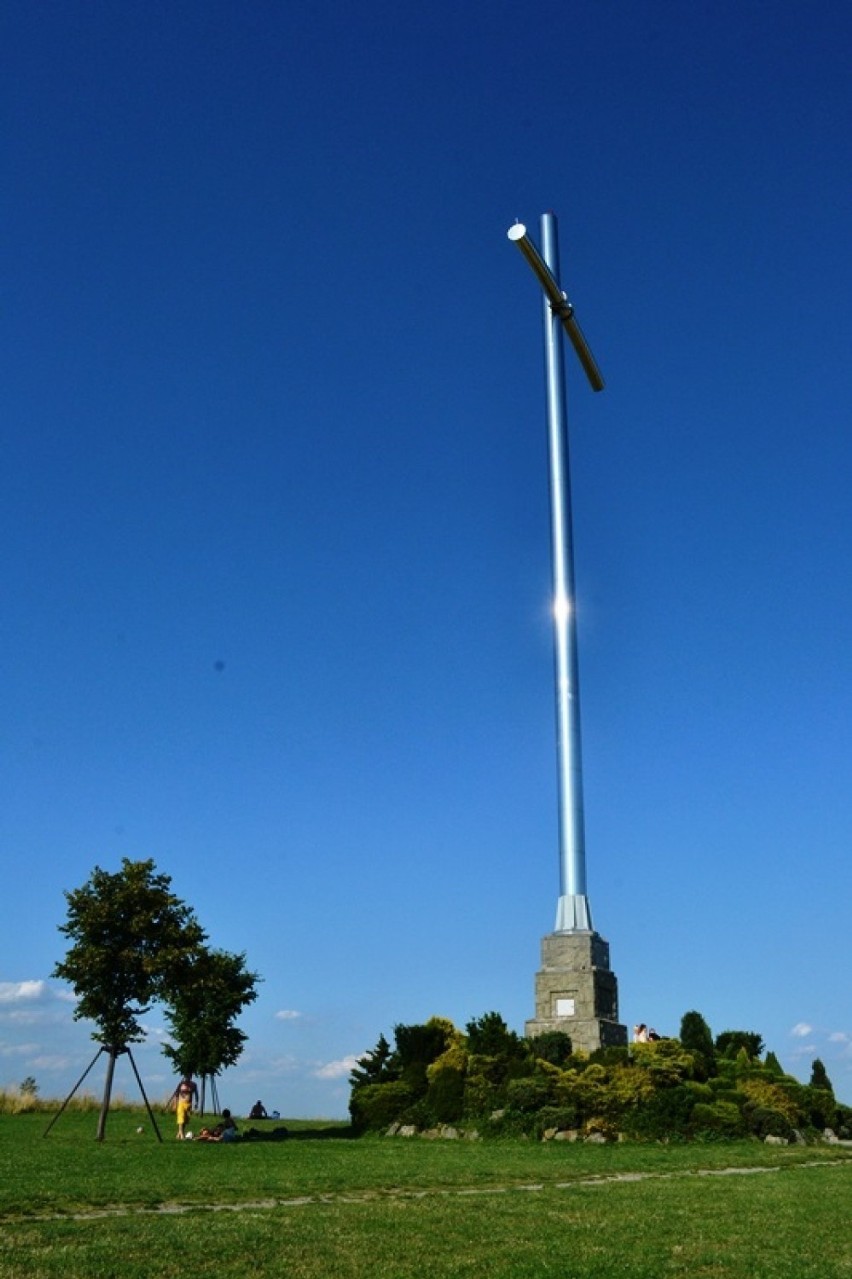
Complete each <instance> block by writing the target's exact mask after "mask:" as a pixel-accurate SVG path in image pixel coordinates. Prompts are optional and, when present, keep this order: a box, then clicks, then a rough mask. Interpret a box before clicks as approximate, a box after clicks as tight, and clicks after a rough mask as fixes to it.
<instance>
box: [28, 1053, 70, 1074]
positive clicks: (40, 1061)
mask: <svg viewBox="0 0 852 1279" xmlns="http://www.w3.org/2000/svg"><path fill="white" fill-rule="evenodd" d="M27 1065H29V1066H32V1067H33V1069H35V1070H68V1069H69V1068H70V1067H71V1066H74V1065H76V1060H75V1058H73V1057H63V1056H61V1055H60V1054H58V1053H57V1054H55V1055H52V1056H51V1055H50V1054H49V1053H45V1054H43V1055H42V1056H41V1057H33V1058H32V1060H31V1061H29V1062H28V1063H27Z"/></svg>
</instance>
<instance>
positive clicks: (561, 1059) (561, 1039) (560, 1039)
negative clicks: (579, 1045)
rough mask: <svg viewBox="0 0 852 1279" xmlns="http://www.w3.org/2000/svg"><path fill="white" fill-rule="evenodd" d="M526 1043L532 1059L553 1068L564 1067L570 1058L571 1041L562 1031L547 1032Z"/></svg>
mask: <svg viewBox="0 0 852 1279" xmlns="http://www.w3.org/2000/svg"><path fill="white" fill-rule="evenodd" d="M526 1042H527V1047H528V1048H529V1051H530V1054H531V1055H532V1056H533V1057H537V1058H539V1059H540V1060H541V1061H548V1062H550V1064H551V1065H553V1066H564V1065H565V1063H566V1061H567V1060H568V1058H569V1057H570V1056H571V1040H570V1038H569V1036H568V1035H566V1034H565V1032H564V1030H547V1031H545V1033H544V1034H543V1035H536V1036H535V1037H534V1038H532V1039H528V1040H527V1041H526Z"/></svg>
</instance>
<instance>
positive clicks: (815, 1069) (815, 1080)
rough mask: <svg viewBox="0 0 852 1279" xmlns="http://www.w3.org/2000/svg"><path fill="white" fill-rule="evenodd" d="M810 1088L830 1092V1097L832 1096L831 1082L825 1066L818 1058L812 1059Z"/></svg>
mask: <svg viewBox="0 0 852 1279" xmlns="http://www.w3.org/2000/svg"><path fill="white" fill-rule="evenodd" d="M810 1086H811V1088H824V1089H825V1091H826V1092H830V1093H831V1095H832V1096H834V1088H833V1087H832V1085H831V1080H830V1079H829V1077H828V1073H827V1071H826V1069H825V1066H824V1065H823V1064H822V1062H821V1061H820V1059H819V1057H815V1058H814V1061H813V1065H812V1066H811V1084H810Z"/></svg>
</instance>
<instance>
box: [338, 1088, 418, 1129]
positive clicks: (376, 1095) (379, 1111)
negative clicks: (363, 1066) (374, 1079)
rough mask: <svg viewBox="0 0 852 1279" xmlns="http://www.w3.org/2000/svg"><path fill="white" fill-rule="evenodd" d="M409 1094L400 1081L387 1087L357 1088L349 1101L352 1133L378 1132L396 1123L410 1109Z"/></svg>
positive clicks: (412, 1094)
mask: <svg viewBox="0 0 852 1279" xmlns="http://www.w3.org/2000/svg"><path fill="white" fill-rule="evenodd" d="M414 1101H415V1095H414V1092H413V1090H412V1089H411V1088H410V1087H409V1085H408V1084H406V1083H405V1082H404V1081H403V1080H401V1079H399V1080H393V1081H391V1082H390V1083H387V1084H365V1085H364V1086H363V1087H362V1088H357V1089H356V1090H355V1091H354V1092H353V1093H352V1096H351V1098H350V1100H349V1113H350V1115H351V1116H352V1127H353V1129H354V1131H355V1132H359V1133H360V1132H378V1131H381V1129H383V1128H387V1127H388V1125H389V1124H393V1123H397V1122H398V1121H399V1120H400V1119H401V1117H402V1116H403V1115H404V1114H405V1112H406V1110H408V1109H409V1107H410V1106H412V1105H413V1103H414Z"/></svg>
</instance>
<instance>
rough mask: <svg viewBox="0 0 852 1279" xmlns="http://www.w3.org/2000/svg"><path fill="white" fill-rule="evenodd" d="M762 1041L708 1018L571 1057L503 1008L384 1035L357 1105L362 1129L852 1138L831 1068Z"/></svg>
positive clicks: (362, 1075) (361, 1069)
mask: <svg viewBox="0 0 852 1279" xmlns="http://www.w3.org/2000/svg"><path fill="white" fill-rule="evenodd" d="M762 1051H763V1043H762V1040H761V1037H760V1036H759V1035H757V1034H754V1033H753V1032H749V1031H725V1032H723V1033H722V1034H721V1035H719V1036H718V1037H717V1038H716V1040H715V1041H714V1040H713V1037H712V1035H711V1034H710V1031H709V1028H708V1027H707V1025H706V1022H704V1019H703V1018H702V1017H701V1015H700V1014H699V1013H694V1012H693V1013H687V1014H686V1015H685V1016H684V1018H683V1021H682V1022H681V1035H680V1038H678V1039H659V1040H656V1041H654V1042H651V1043H637V1044H632V1045H631V1046H630V1047H619V1048H604V1049H600V1050H599V1051H598V1052H594V1053H592V1054H591V1055H588V1054H585V1053H575V1052H573V1051H572V1046H571V1041H570V1039H569V1038H568V1036H567V1035H565V1034H562V1033H559V1032H553V1033H550V1034H547V1035H542V1036H540V1037H537V1038H534V1039H524V1038H521V1037H520V1036H519V1035H516V1034H515V1033H514V1032H513V1031H511V1030H509V1028H508V1027H507V1025H506V1023H505V1022H504V1020H503V1018H502V1017H501V1016H500V1015H499V1014H498V1013H495V1012H491V1013H486V1014H485V1015H484V1016H483V1017H480V1018H479V1019H478V1020H475V1021H471V1022H468V1024H467V1026H466V1028H465V1032H464V1033H463V1032H462V1031H460V1030H458V1029H457V1028H456V1027H455V1026H454V1025H453V1023H452V1022H450V1021H447V1020H446V1019H445V1018H441V1017H432V1018H431V1019H430V1020H429V1021H427V1022H425V1023H424V1024H422V1025H414V1026H403V1025H399V1026H396V1027H395V1028H394V1044H393V1047H391V1044H390V1043H389V1042H388V1040H387V1039H386V1038H385V1037H384V1035H381V1036H380V1038H379V1041H378V1043H377V1045H376V1047H375V1048H374V1049H373V1050H372V1052H369V1053H367V1054H366V1055H365V1056H364V1057H362V1058H361V1059H360V1061H359V1062H358V1065H357V1066H356V1068H355V1069H354V1070H353V1072H352V1075H351V1078H350V1084H351V1088H352V1092H351V1096H350V1101H349V1109H350V1114H351V1116H352V1124H353V1127H354V1128H355V1130H356V1131H357V1132H359V1133H363V1132H370V1131H386V1130H387V1129H388V1128H389V1127H390V1126H391V1125H404V1126H408V1130H409V1131H410V1130H411V1127H413V1128H415V1129H417V1130H421V1131H424V1130H432V1129H435V1128H439V1127H441V1126H442V1125H464V1126H465V1127H467V1128H469V1129H470V1128H476V1130H477V1132H479V1133H480V1134H481V1135H487V1134H493V1135H507V1134H517V1135H525V1136H529V1137H539V1138H540V1137H543V1136H552V1135H554V1133H557V1132H562V1133H571V1134H572V1135H576V1136H578V1137H589V1136H595V1137H596V1139H598V1140H600V1139H601V1137H603V1138H609V1139H616V1138H617V1137H619V1136H623V1137H629V1138H635V1139H640V1140H641V1139H646V1140H673V1139H674V1140H678V1139H679V1140H686V1139H701V1140H708V1139H716V1140H718V1139H724V1138H730V1137H734V1138H742V1137H746V1136H753V1137H755V1138H759V1139H760V1140H766V1139H767V1138H769V1139H772V1140H779V1141H791V1140H801V1139H807V1138H809V1137H810V1138H814V1137H816V1136H820V1137H822V1136H823V1134H824V1132H825V1130H826V1129H830V1130H831V1131H832V1132H833V1133H836V1134H838V1135H839V1136H841V1137H852V1108H850V1107H848V1106H844V1105H842V1104H840V1103H839V1102H837V1101H836V1099H835V1097H834V1092H833V1090H832V1087H831V1083H830V1081H829V1079H828V1076H827V1075H826V1073H825V1069H824V1067H823V1066H822V1063H821V1062H818V1061H817V1062H815V1063H814V1071H813V1075H812V1078H811V1082H810V1084H807V1085H805V1084H801V1083H800V1082H799V1081H798V1080H796V1079H794V1078H793V1077H792V1076H791V1075H787V1074H785V1073H784V1071H783V1070H782V1069H781V1066H780V1065H779V1063H778V1060H777V1058H776V1057H775V1055H774V1054H773V1053H768V1054H767V1055H766V1057H765V1058H764V1057H762V1056H761V1054H762Z"/></svg>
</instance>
